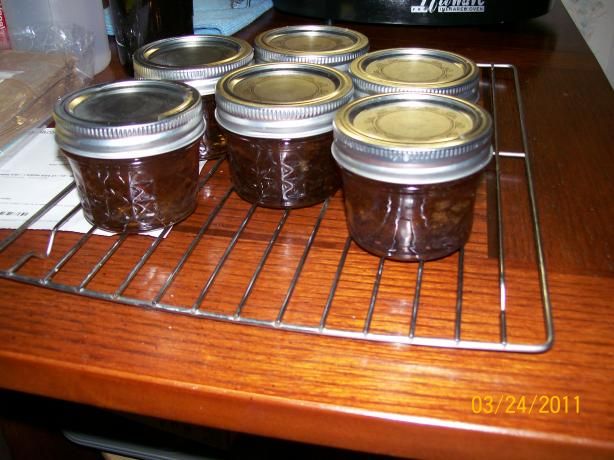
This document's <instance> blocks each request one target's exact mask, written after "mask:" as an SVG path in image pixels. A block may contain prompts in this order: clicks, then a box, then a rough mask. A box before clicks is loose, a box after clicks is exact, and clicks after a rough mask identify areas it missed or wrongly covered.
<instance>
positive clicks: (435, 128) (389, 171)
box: [332, 93, 492, 261]
mask: <svg viewBox="0 0 614 460" xmlns="http://www.w3.org/2000/svg"><path fill="white" fill-rule="evenodd" d="M333 124H334V131H333V132H334V138H335V140H334V142H333V147H332V152H333V156H334V158H335V160H336V161H337V163H338V164H339V166H340V167H341V173H342V178H343V190H344V200H345V208H346V216H347V222H348V227H349V231H350V234H351V236H352V238H353V239H354V241H356V243H358V244H359V245H360V246H362V247H363V248H364V249H366V250H367V251H370V252H372V253H374V254H376V255H378V256H384V257H388V258H391V259H396V260H408V261H414V260H431V259H436V258H440V257H444V256H447V255H449V254H452V253H453V252H455V251H456V250H458V249H460V248H461V247H462V246H463V245H464V244H465V243H466V242H467V240H468V238H469V235H470V232H471V227H472V223H473V208H474V204H475V197H476V193H477V188H478V185H479V183H480V180H481V176H482V171H483V170H484V168H485V167H486V166H487V165H488V163H489V161H490V158H491V156H492V147H491V133H492V121H491V117H490V115H489V114H488V112H486V111H485V110H483V109H481V108H480V107H478V106H476V105H474V104H472V103H469V102H466V101H464V100H462V99H458V98H455V97H451V96H439V95H430V94H411V93H392V94H383V95H374V96H368V97H364V98H360V99H357V100H355V101H354V102H352V103H350V104H348V105H346V106H345V107H343V108H341V109H340V110H339V111H338V113H337V115H336V117H335V120H334V123H333Z"/></svg>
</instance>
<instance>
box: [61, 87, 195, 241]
mask: <svg viewBox="0 0 614 460" xmlns="http://www.w3.org/2000/svg"><path fill="white" fill-rule="evenodd" d="M201 104H202V103H201V98H200V95H199V93H198V91H197V90H195V89H194V88H192V87H191V86H188V85H185V84H183V83H177V82H164V81H149V80H141V81H137V80H132V81H121V82H115V83H105V84H101V85H96V86H92V87H89V88H85V89H81V90H78V91H76V92H73V93H71V94H68V95H66V96H65V97H64V98H62V99H61V100H60V101H58V103H57V104H56V106H55V108H54V118H55V122H56V141H57V144H58V146H59V147H60V149H61V151H62V152H63V154H64V155H66V157H67V158H68V161H69V164H70V167H71V169H72V172H73V175H74V178H75V183H76V185H77V191H78V194H79V199H80V201H81V205H82V208H83V213H84V215H85V218H86V219H87V220H88V222H90V223H91V224H93V225H96V226H98V227H99V228H101V229H103V230H108V231H111V232H124V231H125V232H142V231H148V230H154V229H158V228H162V227H165V226H167V225H171V224H174V223H177V222H179V221H181V220H183V219H185V218H186V217H188V216H189V215H190V214H191V213H192V212H193V211H194V209H195V208H196V203H197V196H198V174H199V143H200V139H201V137H202V135H203V131H204V128H205V126H204V121H203V118H202V107H201Z"/></svg>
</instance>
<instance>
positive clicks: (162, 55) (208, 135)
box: [133, 35, 254, 160]
mask: <svg viewBox="0 0 614 460" xmlns="http://www.w3.org/2000/svg"><path fill="white" fill-rule="evenodd" d="M133 60H134V76H135V78H140V79H152V80H175V81H182V82H184V83H187V84H189V85H190V86H193V87H194V88H196V89H197V90H198V91H199V92H200V95H201V96H202V99H203V116H204V118H205V124H206V130H205V134H204V136H203V139H202V143H201V146H200V155H201V160H211V159H215V158H221V157H223V156H224V155H225V154H226V140H225V139H224V135H223V134H222V132H221V130H220V128H219V126H218V124H217V122H216V121H215V115H214V112H215V95H214V93H215V85H216V84H217V81H218V80H219V79H220V78H221V77H222V76H223V75H225V74H226V73H228V72H230V71H232V70H235V69H238V68H240V67H245V66H247V65H249V64H251V63H253V60H254V51H253V48H252V47H251V45H250V44H249V43H247V42H246V41H245V40H241V39H240V38H235V37H224V36H219V35H190V36H184V37H172V38H165V39H162V40H158V41H155V42H152V43H148V44H146V45H144V46H142V47H141V48H139V49H138V50H137V51H136V52H135V53H134V57H133Z"/></svg>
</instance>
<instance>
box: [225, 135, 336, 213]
mask: <svg viewBox="0 0 614 460" xmlns="http://www.w3.org/2000/svg"><path fill="white" fill-rule="evenodd" d="M225 135H226V139H227V142H228V144H227V145H228V162H229V165H230V173H231V177H232V183H233V185H234V187H235V190H236V191H237V193H238V194H239V196H241V198H243V199H244V200H247V201H249V202H250V203H257V204H259V205H260V206H265V207H270V208H299V207H304V206H310V205H313V204H316V203H320V202H322V201H324V200H325V199H326V198H328V197H329V196H331V195H332V194H333V193H335V191H336V190H337V189H338V188H339V186H340V185H341V178H340V175H339V168H338V166H337V164H336V162H335V161H334V159H333V157H332V155H331V152H330V147H331V143H332V140H333V135H332V132H327V133H324V134H318V135H316V136H309V137H301V138H294V139H264V138H256V137H249V136H243V135H240V134H235V133H233V132H230V131H227V130H225Z"/></svg>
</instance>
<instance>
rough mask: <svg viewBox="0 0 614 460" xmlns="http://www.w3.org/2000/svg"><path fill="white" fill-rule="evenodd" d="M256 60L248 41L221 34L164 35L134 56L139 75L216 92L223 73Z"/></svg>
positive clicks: (211, 92) (202, 91)
mask: <svg viewBox="0 0 614 460" xmlns="http://www.w3.org/2000/svg"><path fill="white" fill-rule="evenodd" d="M253 60H254V50H253V48H252V47H251V45H250V44H249V43H247V42H246V41H245V40H241V39H240V38H235V37H224V36H219V35H189V36H184V37H172V38H163V39H162V40H158V41H155V42H152V43H148V44H146V45H144V46H142V47H141V48H139V49H138V50H137V51H136V52H135V53H134V57H133V63H134V75H135V77H136V78H142V79H152V80H176V81H182V82H184V83H188V84H189V85H191V86H193V87H195V88H196V89H198V91H200V93H201V94H203V95H206V94H213V92H214V91H215V84H216V83H217V81H218V80H219V78H220V77H222V75H224V74H226V73H228V72H230V71H232V70H235V69H238V68H239V67H244V66H246V65H248V64H250V63H251V62H252V61H253Z"/></svg>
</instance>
